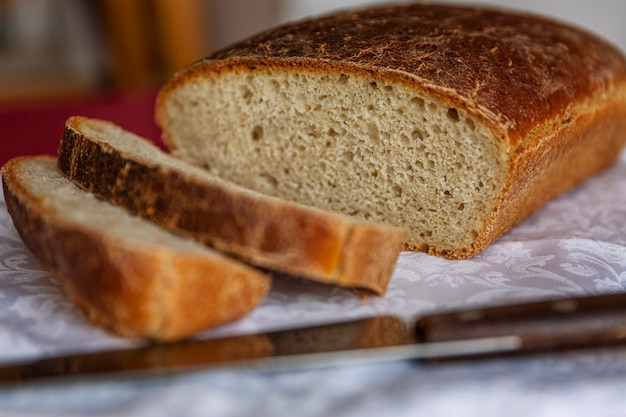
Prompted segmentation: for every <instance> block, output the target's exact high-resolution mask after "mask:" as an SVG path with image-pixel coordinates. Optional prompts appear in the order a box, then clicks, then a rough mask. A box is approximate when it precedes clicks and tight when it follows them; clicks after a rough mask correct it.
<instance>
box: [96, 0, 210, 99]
mask: <svg viewBox="0 0 626 417" xmlns="http://www.w3.org/2000/svg"><path fill="white" fill-rule="evenodd" d="M206 3H207V2H206V1H205V0H101V1H100V14H101V19H102V24H103V29H104V32H105V39H106V45H107V46H108V48H109V52H110V56H111V57H112V67H113V72H114V80H113V83H114V85H115V86H116V87H120V88H137V87H143V86H146V85H149V84H154V83H159V82H161V81H163V80H164V79H165V78H167V77H168V76H170V75H171V74H172V73H174V72H175V71H176V70H178V69H180V68H182V67H183V66H185V65H188V64H190V63H192V62H194V61H196V60H198V59H200V58H202V57H203V56H204V55H206V54H207V53H208V51H209V49H210V19H209V11H208V10H207V5H206Z"/></svg>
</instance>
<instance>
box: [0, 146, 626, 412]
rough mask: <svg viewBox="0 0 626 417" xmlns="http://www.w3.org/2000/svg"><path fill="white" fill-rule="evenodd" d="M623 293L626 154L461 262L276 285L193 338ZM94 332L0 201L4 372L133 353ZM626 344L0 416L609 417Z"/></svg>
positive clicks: (266, 381)
mask: <svg viewBox="0 0 626 417" xmlns="http://www.w3.org/2000/svg"><path fill="white" fill-rule="evenodd" d="M625 290H626V154H622V157H621V159H620V162H619V163H618V164H617V165H616V166H614V167H613V168H611V169H610V170H608V171H606V172H605V173H603V174H601V175H600V176H598V177H595V178H593V179H591V180H589V181H587V182H586V183H584V184H582V185H581V186H579V187H577V188H576V189H575V190H573V191H571V192H569V193H567V194H566V195H563V196H562V197H560V198H558V199H556V200H555V201H553V202H551V203H549V204H548V205H547V206H545V207H544V208H543V209H541V210H540V211H539V212H537V213H536V214H535V215H533V216H532V217H531V218H529V219H528V220H526V221H525V222H524V223H523V224H521V225H519V226H518V227H517V228H515V229H514V230H513V231H512V232H510V233H509V234H507V235H506V236H504V237H502V238H501V239H500V240H499V241H497V242H496V243H495V244H493V245H492V246H491V247H489V248H488V249H487V250H486V251H485V252H483V253H482V254H480V255H478V256H476V257H475V258H473V259H471V260H467V261H447V260H443V259H440V258H435V257H429V256H427V255H424V254H420V253H403V254H402V255H401V256H400V259H399V261H398V265H397V268H396V271H395V273H394V276H393V279H392V282H391V285H390V288H389V291H388V293H387V295H386V296H385V297H382V298H379V297H368V298H363V297H360V294H359V293H358V292H356V291H352V290H346V289H339V288H335V287H330V286H323V285H316V284H312V283H306V282H301V281H299V280H296V279H282V278H281V279H277V280H276V281H275V284H274V288H273V290H272V292H271V293H270V295H269V296H268V298H267V299H266V300H265V302H263V304H262V305H261V306H259V307H258V308H257V309H256V310H255V311H254V312H253V313H252V314H251V315H249V316H248V317H246V318H244V319H242V320H241V321H239V322H237V323H233V324H229V325H226V326H223V327H221V328H219V329H214V330H210V331H207V332H206V333H205V334H203V335H201V336H202V337H213V336H220V335H230V334H240V333H251V332H257V331H266V330H272V329H280V328H285V327H293V326H299V325H306V324H317V323H324V322H331V321H342V320H345V319H349V318H359V317H365V316H371V315H376V314H394V315H397V316H399V317H401V318H403V319H405V320H414V319H415V318H416V317H418V316H419V315H420V314H424V313H426V312H432V311H436V310H443V309H449V308H453V307H461V306H470V305H472V306H479V305H480V306H482V305H491V304H503V303H508V302H518V301H522V300H535V299H541V298H553V297H561V296H569V295H572V296H573V295H585V294H599V293H611V292H621V291H625ZM133 345H134V342H133V341H129V340H122V339H119V338H116V337H113V336H111V335H109V334H107V333H105V332H103V331H102V330H100V329H98V328H96V327H93V326H92V325H91V324H89V323H88V321H87V320H86V319H85V317H84V316H83V315H82V313H81V312H80V311H79V310H77V309H76V308H75V307H74V305H73V304H72V302H71V301H70V300H69V299H68V298H67V297H66V296H65V295H64V294H63V293H62V291H61V290H60V288H59V286H58V285H57V284H56V283H54V282H53V281H52V280H50V278H49V276H48V274H47V273H46V272H45V271H43V270H42V269H41V267H40V266H39V264H38V263H37V261H36V260H35V259H34V258H33V257H32V255H31V254H30V253H29V252H28V250H27V249H26V248H25V247H24V245H23V244H22V242H21V240H20V238H19V237H18V236H17V234H16V232H15V230H14V228H13V225H12V223H11V220H10V217H9V216H8V214H7V212H6V207H5V205H4V200H3V199H0V364H2V363H8V362H12V361H16V360H19V359H27V358H33V357H41V356H48V355H55V354H62V353H67V352H76V351H93V350H103V349H110V348H122V347H127V346H133ZM625 371H626V348H624V349H611V350H608V349H607V350H597V351H587V352H578V353H567V354H566V353H560V354H553V355H543V356H534V357H526V358H509V359H499V360H491V361H484V362H467V363H455V364H445V365H444V364H439V365H425V364H416V363H412V362H394V363H387V364H377V365H363V366H349V367H341V368H332V369H319V370H310V371H293V372H284V373H275V374H267V373H260V372H255V371H251V370H245V369H244V370H236V371H234V370H231V371H228V370H220V371H203V372H198V373H192V374H179V375H175V376H164V377H153V378H136V379H132V378H130V379H101V380H97V381H90V382H84V381H83V382H68V383H62V384H46V385H31V386H29V385H26V386H21V387H11V388H0V415H1V416H4V415H16V416H24V415H28V416H30V415H50V416H57V415H59V416H61V415H62V416H74V415H86V414H89V415H93V416H109V415H129V414H130V415H145V416H150V417H156V416H170V415H176V416H183V415H192V416H195V415H228V416H256V417H261V416H266V415H267V416H291V415H298V416H357V415H358V416H361V415H368V416H369V415H371V416H387V415H388V416H395V417H399V416H416V415H424V416H447V415H462V416H474V415H476V416H481V417H486V416H497V417H501V416H504V415H506V416H508V417H512V416H528V415H533V416H535V417H538V416H561V415H563V416H619V415H626V395H625V393H626V372H625Z"/></svg>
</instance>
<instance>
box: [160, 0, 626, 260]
mask: <svg viewBox="0 0 626 417" xmlns="http://www.w3.org/2000/svg"><path fill="white" fill-rule="evenodd" d="M257 68H264V69H271V70H277V71H279V70H280V71H294V72H307V71H314V72H319V73H337V74H339V73H342V74H349V75H357V76H364V77H370V78H371V79H375V80H377V79H380V80H385V81H387V82H391V83H394V82H395V83H402V84H404V85H406V86H408V87H409V88H411V89H414V90H415V91H416V92H418V93H420V94H422V95H425V96H427V97H434V98H436V99H437V100H439V101H441V102H443V103H445V104H447V105H449V106H450V107H453V108H459V109H462V110H463V111H464V112H466V113H467V114H469V115H471V116H473V117H474V118H475V120H476V122H477V123H480V124H481V125H484V126H485V127H486V128H487V129H489V130H490V131H491V132H492V133H493V136H494V137H495V138H496V139H497V141H498V146H499V147H500V148H501V152H502V155H503V160H504V161H505V162H506V163H507V164H508V166H509V168H508V174H507V175H506V179H505V181H504V182H503V184H502V187H501V191H500V194H499V197H498V198H497V199H496V201H494V203H493V208H492V211H491V212H490V213H489V214H488V215H487V216H486V218H485V222H484V225H483V227H482V229H481V230H480V231H479V233H478V235H477V237H476V240H475V241H474V243H473V244H471V245H470V246H469V247H461V248H457V249H454V250H441V249H439V248H436V247H429V246H424V245H418V246H412V245H406V246H405V249H409V250H425V251H427V252H428V253H430V254H433V255H443V256H446V257H447V258H452V259H463V258H469V257H471V256H473V255H475V254H477V253H479V252H480V251H482V250H483V249H485V248H486V247H487V246H488V245H489V244H491V243H492V242H493V241H494V240H496V239H497V238H498V237H499V236H501V235H502V234H503V233H506V232H507V231H508V230H510V229H511V228H512V227H513V226H515V225H516V224H518V223H519V222H520V221H522V220H523V219H524V218H526V217H527V216H529V215H530V214H532V213H533V212H534V211H535V210H537V209H538V208H539V207H541V206H542V205H543V204H545V203H546V202H547V201H549V200H550V199H552V198H554V197H555V196H557V195H559V194H561V193H563V192H565V191H567V190H568V189H570V188H571V187H573V186H574V185H576V184H578V183H579V182H581V181H582V180H584V179H586V178H588V177H589V176H591V175H594V174H596V173H598V172H600V171H601V170H603V169H604V168H606V167H608V166H610V165H611V164H613V163H614V162H615V160H616V158H617V157H618V155H619V152H620V150H621V149H622V147H623V146H624V143H625V142H626V135H624V134H623V133H622V132H624V128H625V127H626V122H625V119H626V110H624V109H625V108H626V57H625V56H624V54H623V53H622V52H621V51H619V49H618V48H616V47H615V46H613V45H611V44H609V43H607V42H606V41H604V40H602V39H600V38H598V37H596V36H595V35H593V34H590V33H587V32H585V31H583V30H581V29H579V28H575V27H572V26H569V25H566V24H562V23H560V22H556V21H554V20H551V19H545V18H542V17H538V16H533V15H528V14H519V13H510V12H505V11H501V10H498V9H490V8H482V7H462V6H461V7H459V6H445V5H432V4H411V5H403V6H393V7H382V8H372V9H364V10H357V11H349V12H342V13H338V14H334V15H331V16H328V17H325V18H318V19H310V20H306V21H303V22H299V23H296V24H287V25H284V26H281V27H279V28H276V29H272V30H269V31H267V32H265V33H262V34H260V35H258V36H255V37H252V38H250V39H247V40H244V41H242V42H240V43H237V44H235V45H233V46H231V47H228V48H226V49H224V50H221V51H217V52H215V53H214V54H212V55H211V56H209V57H208V58H206V59H204V60H201V61H199V62H197V63H195V64H192V65H190V66H189V67H187V68H185V69H183V70H181V71H180V72H179V73H178V74H176V75H175V76H174V77H173V78H172V79H171V81H170V82H169V83H168V84H166V85H165V86H164V87H163V88H162V90H161V92H160V93H159V96H158V98H157V105H156V119H157V123H158V124H159V125H160V126H161V127H162V129H163V140H164V142H165V143H166V144H167V145H168V147H169V148H170V149H172V150H175V149H176V146H177V145H176V143H175V141H174V140H172V135H173V134H174V133H173V132H170V131H169V130H168V125H167V120H166V116H165V105H164V103H165V102H166V101H167V100H168V98H169V96H170V94H171V93H172V91H174V90H175V89H176V88H177V87H178V86H180V85H183V84H185V83H189V82H193V80H194V79H196V78H198V77H210V76H213V75H214V74H219V73H220V72H227V71H245V72H248V73H250V74H253V73H254V71H255V69H257Z"/></svg>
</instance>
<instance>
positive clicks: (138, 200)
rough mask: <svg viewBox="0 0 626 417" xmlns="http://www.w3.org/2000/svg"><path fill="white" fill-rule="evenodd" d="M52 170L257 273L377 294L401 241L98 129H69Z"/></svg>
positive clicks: (395, 234) (78, 125) (86, 122)
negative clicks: (257, 269) (256, 269)
mask: <svg viewBox="0 0 626 417" xmlns="http://www.w3.org/2000/svg"><path fill="white" fill-rule="evenodd" d="M58 166H59V168H60V170H61V172H62V173H63V174H64V175H65V176H66V177H67V178H69V179H70V180H72V181H73V182H75V183H76V184H78V185H80V186H81V187H83V188H85V189H87V190H89V191H90V192H93V193H94V194H95V195H97V196H99V197H101V198H104V199H106V200H109V201H111V202H113V203H114V204H117V205H120V206H122V207H124V208H126V209H128V210H130V211H131V212H132V213H135V214H139V215H140V216H142V217H145V218H147V219H150V220H151V221H153V222H156V223H158V224H160V225H162V226H164V227H166V228H169V229H172V230H177V231H179V232H183V233H187V234H189V235H191V236H193V237H194V238H195V239H198V240H199V241H201V242H204V243H208V244H210V245H212V246H214V247H215V248H217V249H219V250H220V251H224V252H226V253H229V254H232V255H234V256H237V257H239V258H241V259H243V260H245V261H247V262H249V263H251V264H253V265H255V266H259V267H263V268H268V269H272V270H275V271H279V272H283V273H288V274H292V275H297V276H301V277H305V278H309V279H311V280H317V281H321V282H326V283H334V284H338V285H342V286H348V287H359V288H364V289H368V290H371V291H373V292H374V293H377V294H384V293H385V291H386V289H387V285H388V283H389V281H390V279H391V276H392V273H393V270H394V267H395V263H396V260H397V258H398V255H399V253H400V250H401V248H402V243H403V241H404V238H405V236H406V230H404V229H402V228H398V227H394V226H387V225H384V224H375V223H370V222H364V221H361V220H355V219H351V218H349V217H347V216H343V215H337V214H332V213H327V212H323V211H321V210H317V209H313V208H309V207H305V206H302V205H299V204H295V203H290V202H287V201H284V200H280V199H277V198H273V197H268V196H265V195H262V194H259V193H256V192H252V191H249V190H247V189H244V188H243V187H240V186H238V185H236V184H233V183H230V182H227V181H224V180H222V179H220V178H218V177H216V176H215V175H213V174H210V173H209V172H207V171H206V170H204V169H201V168H198V167H195V166H193V165H190V164H188V163H185V162H183V161H180V160H178V159H177V158H174V157H172V156H170V155H168V154H166V153H164V152H163V151H161V150H160V149H158V148H157V147H156V146H154V145H153V144H151V143H150V142H148V141H147V140H145V139H143V138H140V137H139V136H136V135H134V134H132V133H130V132H128V131H125V130H124V129H122V128H121V127H119V126H117V125H114V124H112V123H110V122H107V121H103V120H97V119H88V118H83V117H72V118H70V119H68V121H67V123H66V129H65V132H64V135H63V138H62V141H61V145H60V147H59V155H58Z"/></svg>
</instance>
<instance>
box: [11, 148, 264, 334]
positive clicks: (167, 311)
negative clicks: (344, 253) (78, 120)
mask: <svg viewBox="0 0 626 417" xmlns="http://www.w3.org/2000/svg"><path fill="white" fill-rule="evenodd" d="M2 182H3V188H4V196H5V199H6V204H7V209H8V211H9V214H10V215H11V217H12V219H13V223H14V224H15V227H16V229H17V231H18V233H19V234H20V236H21V237H22V239H23V241H24V243H25V245H26V246H27V247H28V248H29V249H30V250H31V251H32V253H33V254H34V255H35V256H36V257H37V259H38V260H39V261H40V262H41V263H42V265H43V266H44V267H46V268H47V269H48V270H49V271H50V272H51V274H52V276H53V277H54V278H55V279H56V280H57V281H58V282H59V283H60V284H61V285H62V286H63V288H64V290H65V291H66V292H67V293H68V294H69V295H70V296H71V297H72V298H73V299H74V301H75V302H76V304H78V305H79V306H80V307H82V308H83V310H84V311H85V312H86V313H87V315H88V316H89V317H90V318H91V319H92V320H93V321H94V322H96V323H98V324H100V325H102V326H104V327H106V328H107V329H110V330H111V331H113V332H115V333H117V334H120V335H123V336H128V337H140V338H148V339H152V340H159V341H162V340H166V341H167V340H175V339H181V338H184V337H187V336H190V335H192V334H193V333H195V332H198V331H200V330H202V329H205V328H208V327H212V326H217V325H220V324H223V323H226V322H229V321H232V320H235V319H238V318H240V317H242V316H244V315H245V314H247V313H249V312H250V311H251V310H252V309H253V308H254V307H256V306H257V305H258V304H259V303H260V302H261V301H262V300H263V299H264V297H265V296H266V294H267V292H268V290H269V288H270V277H269V276H267V275H266V274H264V273H262V272H260V271H258V270H256V269H254V268H251V267H249V266H247V265H244V264H243V263H241V262H239V261H236V260H234V259H232V258H229V257H226V256H224V255H222V254H221V253H219V252H216V251H213V250H211V249H209V248H207V247H205V246H204V245H202V244H200V243H197V242H194V241H193V240H191V239H186V238H182V237H179V236H177V235H174V234H172V233H171V232H168V231H166V230H165V229H163V228H161V227H159V226H157V225H155V224H153V223H151V222H149V221H146V220H144V219H141V218H139V217H137V216H132V215H131V214H129V213H127V212H126V211H125V210H123V209H121V208H119V207H115V206H114V205H112V204H109V203H107V202H104V201H101V200H99V199H97V198H96V197H94V196H93V195H91V194H89V193H87V192H85V191H84V190H82V189H80V188H78V187H76V186H75V185H74V184H72V183H71V182H70V181H68V180H67V179H66V178H64V177H63V176H62V175H61V173H60V172H59V171H58V169H57V167H56V161H55V160H54V158H52V157H22V158H16V159H13V160H11V161H9V162H8V163H7V164H6V165H5V166H4V167H3V169H2Z"/></svg>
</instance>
